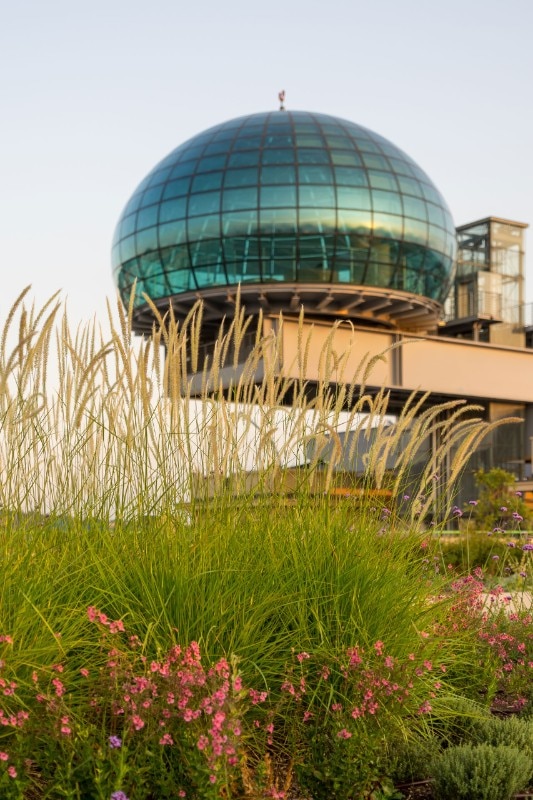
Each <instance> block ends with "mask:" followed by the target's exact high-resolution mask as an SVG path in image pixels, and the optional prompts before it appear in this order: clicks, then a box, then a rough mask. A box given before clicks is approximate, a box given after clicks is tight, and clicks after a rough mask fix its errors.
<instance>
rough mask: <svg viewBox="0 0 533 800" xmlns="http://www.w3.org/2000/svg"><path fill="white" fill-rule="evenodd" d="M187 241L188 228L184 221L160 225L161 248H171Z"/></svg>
mask: <svg viewBox="0 0 533 800" xmlns="http://www.w3.org/2000/svg"><path fill="white" fill-rule="evenodd" d="M185 241H187V226H186V225H185V220H184V219H182V220H175V221H174V222H166V223H165V224H163V225H159V247H170V246H171V245H173V244H182V242H185Z"/></svg>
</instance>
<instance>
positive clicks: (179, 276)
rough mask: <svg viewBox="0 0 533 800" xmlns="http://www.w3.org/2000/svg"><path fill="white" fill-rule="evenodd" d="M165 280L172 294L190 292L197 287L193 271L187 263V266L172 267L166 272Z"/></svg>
mask: <svg viewBox="0 0 533 800" xmlns="http://www.w3.org/2000/svg"><path fill="white" fill-rule="evenodd" d="M167 281H168V285H169V289H170V292H171V293H172V294H179V293H180V292H190V291H193V290H194V289H196V288H197V287H196V282H195V280H194V277H193V272H192V270H191V269H190V268H189V266H188V265H187V267H181V268H176V269H172V270H171V271H170V272H168V273H167Z"/></svg>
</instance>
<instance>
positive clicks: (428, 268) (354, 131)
mask: <svg viewBox="0 0 533 800" xmlns="http://www.w3.org/2000/svg"><path fill="white" fill-rule="evenodd" d="M455 247H456V237H455V228H454V224H453V220H452V217H451V214H450V211H449V209H448V207H447V205H446V203H445V201H444V199H443V197H442V195H441V194H440V193H439V192H438V190H437V189H436V188H435V186H434V185H433V183H432V182H431V180H430V179H429V178H428V176H427V175H426V174H425V172H423V170H421V169H420V167H419V166H418V165H417V164H416V163H415V162H414V161H413V160H412V159H411V158H409V157H408V156H407V155H406V154H405V153H403V152H402V151H401V150H399V149H398V148H397V147H396V146H395V145H393V144H391V142H389V141H387V140H386V139H384V138H383V137H382V136H379V135H378V134H376V133H373V132H372V131H370V130H368V129H366V128H363V127H361V126H360V125H356V124H354V123H353V122H347V121H345V120H342V119H338V118H337V117H331V116H327V115H325V114H315V113H309V112H304V111H275V112H272V113H260V114H252V115H250V116H245V117H240V118H238V119H233V120H230V121H228V122H224V123H222V124H221V125H217V126H215V127H213V128H210V129H209V130H207V131H205V132H204V133H200V134H199V135H197V136H194V137H193V138H192V139H189V141H187V142H185V143H184V144H182V145H181V146H180V147H178V148H176V149H175V150H173V151H172V153H170V155H168V156H167V157H166V158H165V159H163V161H161V162H160V163H159V164H158V165H157V166H156V167H155V168H154V169H153V170H152V171H151V172H150V174H149V175H148V176H147V177H146V178H145V179H144V180H143V181H142V183H141V184H140V185H139V186H138V188H137V189H136V190H135V192H134V194H133V196H132V197H131V199H130V201H129V202H128V204H127V205H126V208H125V209H124V211H123V213H122V216H121V217H120V220H119V222H118V225H117V228H116V232H115V237H114V242H113V271H114V276H115V280H116V283H117V285H118V287H119V290H120V294H121V296H122V299H123V300H124V302H125V303H126V304H127V303H128V301H129V297H130V293H131V290H132V287H133V285H134V282H135V281H136V282H137V284H136V286H137V290H136V299H135V303H136V306H137V307H139V306H143V305H145V303H146V301H145V299H144V298H143V293H144V294H146V295H148V296H149V297H150V298H151V299H152V300H154V301H159V300H161V299H163V298H168V297H171V296H172V297H174V296H176V295H184V294H186V293H193V294H194V295H195V296H198V293H202V292H205V291H206V290H210V289H213V287H229V286H236V285H238V284H241V286H243V287H244V286H246V285H249V284H255V285H265V284H268V285H273V284H278V283H290V284H296V285H302V284H305V285H311V284H312V285H317V284H318V285H324V290H325V285H329V286H333V287H335V286H338V287H340V286H341V285H342V286H348V285H350V286H365V287H377V288H380V289H387V290H400V291H404V292H408V293H411V294H413V295H420V296H422V297H425V298H429V299H431V300H432V301H436V302H437V303H442V302H443V301H444V299H445V297H446V295H447V293H448V289H449V283H450V279H451V272H452V267H453V264H454V258H455Z"/></svg>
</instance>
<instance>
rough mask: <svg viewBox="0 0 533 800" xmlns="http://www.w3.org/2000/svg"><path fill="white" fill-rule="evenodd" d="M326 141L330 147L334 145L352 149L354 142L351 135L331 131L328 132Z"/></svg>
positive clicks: (337, 147)
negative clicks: (338, 134)
mask: <svg viewBox="0 0 533 800" xmlns="http://www.w3.org/2000/svg"><path fill="white" fill-rule="evenodd" d="M325 138H326V142H327V143H328V145H329V146H330V147H334V148H336V149H338V150H340V149H344V150H352V149H353V143H352V140H351V139H350V137H349V136H336V135H334V134H331V133H326V136H325Z"/></svg>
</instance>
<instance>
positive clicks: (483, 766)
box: [433, 744, 533, 800]
mask: <svg viewBox="0 0 533 800" xmlns="http://www.w3.org/2000/svg"><path fill="white" fill-rule="evenodd" d="M532 772H533V766H532V763H531V759H530V758H529V756H528V755H526V754H525V753H522V752H520V750H519V749H518V748H517V747H507V746H504V745H500V746H498V747H492V746H491V745H488V744H479V745H475V746H472V745H461V746H459V747H450V748H449V749H448V750H445V751H444V753H443V754H442V755H441V756H440V758H439V759H437V760H436V761H435V762H434V764H433V774H434V778H435V794H436V797H437V798H438V800H460V798H465V800H510V798H511V797H512V796H513V795H514V794H515V793H516V792H518V791H520V790H521V789H523V788H524V787H526V786H527V784H528V781H529V779H530V778H531V774H532Z"/></svg>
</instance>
